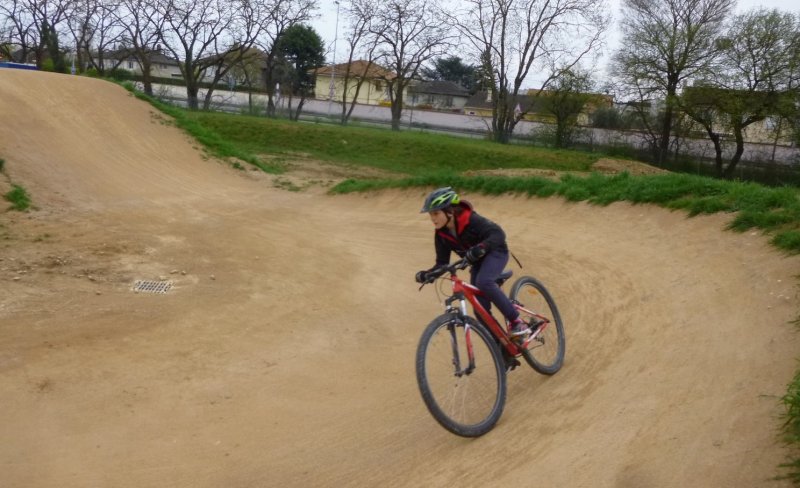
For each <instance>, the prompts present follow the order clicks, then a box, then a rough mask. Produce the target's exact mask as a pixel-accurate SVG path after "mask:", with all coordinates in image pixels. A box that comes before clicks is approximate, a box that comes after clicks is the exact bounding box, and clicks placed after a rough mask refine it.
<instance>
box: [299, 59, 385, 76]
mask: <svg viewBox="0 0 800 488" xmlns="http://www.w3.org/2000/svg"><path fill="white" fill-rule="evenodd" d="M312 72H313V73H314V74H316V75H324V76H331V75H333V76H336V75H338V76H344V74H345V73H347V63H341V64H334V65H331V66H323V67H322V68H317V69H315V70H312ZM350 76H354V77H357V78H372V79H375V78H379V79H389V80H390V79H393V78H395V74H394V73H393V72H391V71H389V70H387V69H386V68H383V67H381V66H379V65H377V64H375V63H370V62H369V61H364V60H363V59H359V60H358V61H353V62H352V63H350Z"/></svg>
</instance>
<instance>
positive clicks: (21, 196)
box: [4, 185, 31, 211]
mask: <svg viewBox="0 0 800 488" xmlns="http://www.w3.org/2000/svg"><path fill="white" fill-rule="evenodd" d="M11 186H12V189H11V191H10V192H8V193H6V194H5V195H4V197H5V199H6V200H8V201H9V202H11V208H12V209H14V210H20V211H22V210H27V209H28V208H29V207H30V206H31V199H30V197H29V196H28V192H26V191H25V189H24V188H22V187H21V186H19V185H11Z"/></svg>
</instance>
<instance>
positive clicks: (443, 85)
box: [409, 81, 485, 97]
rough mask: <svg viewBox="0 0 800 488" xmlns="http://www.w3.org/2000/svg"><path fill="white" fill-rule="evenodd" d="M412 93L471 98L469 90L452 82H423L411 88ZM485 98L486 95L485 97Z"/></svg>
mask: <svg viewBox="0 0 800 488" xmlns="http://www.w3.org/2000/svg"><path fill="white" fill-rule="evenodd" d="M409 91H410V92H411V93H424V94H430V95H453V96H459V97H467V96H469V90H467V89H466V88H464V87H463V86H461V85H459V84H457V83H453V82H452V81H423V82H422V83H418V84H416V85H413V86H411V87H409ZM484 96H485V95H484Z"/></svg>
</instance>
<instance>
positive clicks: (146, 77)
mask: <svg viewBox="0 0 800 488" xmlns="http://www.w3.org/2000/svg"><path fill="white" fill-rule="evenodd" d="M145 57H146V56H145ZM151 69H152V66H151V64H150V62H149V61H145V62H143V63H142V84H143V85H144V93H145V95H148V96H151V97H152V96H153V77H152V76H151V74H150V70H151Z"/></svg>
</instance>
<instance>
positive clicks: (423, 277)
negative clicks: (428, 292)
mask: <svg viewBox="0 0 800 488" xmlns="http://www.w3.org/2000/svg"><path fill="white" fill-rule="evenodd" d="M414 279H415V280H417V283H425V282H426V281H428V272H427V271H417V274H416V276H414Z"/></svg>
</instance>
